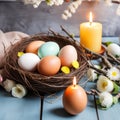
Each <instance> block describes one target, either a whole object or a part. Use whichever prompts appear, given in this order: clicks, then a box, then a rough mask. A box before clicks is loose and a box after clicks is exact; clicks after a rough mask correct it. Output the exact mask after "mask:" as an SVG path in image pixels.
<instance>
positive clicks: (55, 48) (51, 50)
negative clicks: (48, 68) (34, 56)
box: [38, 41, 60, 58]
mask: <svg viewBox="0 0 120 120" xmlns="http://www.w3.org/2000/svg"><path fill="white" fill-rule="evenodd" d="M59 50H60V47H59V45H58V44H57V43H56V42H52V41H49V42H45V43H44V44H42V45H41V47H40V48H39V49H38V56H39V57H40V58H43V57H45V56H49V55H54V56H56V55H57V54H58V53H59Z"/></svg>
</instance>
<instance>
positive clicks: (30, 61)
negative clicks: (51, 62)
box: [18, 53, 40, 71]
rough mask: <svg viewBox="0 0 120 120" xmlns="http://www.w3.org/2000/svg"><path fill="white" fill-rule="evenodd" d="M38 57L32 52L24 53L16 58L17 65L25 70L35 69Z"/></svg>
mask: <svg viewBox="0 0 120 120" xmlns="http://www.w3.org/2000/svg"><path fill="white" fill-rule="evenodd" d="M39 61H40V58H39V57H38V56H37V55H36V54H34V53H25V54H23V55H22V56H21V57H19V59H18V65H19V66H20V68H21V69H23V70H26V71H35V70H36V69H37V64H38V63H39Z"/></svg>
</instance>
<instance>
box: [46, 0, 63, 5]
mask: <svg viewBox="0 0 120 120" xmlns="http://www.w3.org/2000/svg"><path fill="white" fill-rule="evenodd" d="M63 2H64V0H49V1H47V4H48V5H49V6H52V5H56V6H59V5H62V4H63Z"/></svg>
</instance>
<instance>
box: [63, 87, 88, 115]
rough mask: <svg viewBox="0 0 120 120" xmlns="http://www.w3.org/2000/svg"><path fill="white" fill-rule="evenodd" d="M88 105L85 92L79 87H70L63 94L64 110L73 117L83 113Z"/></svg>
mask: <svg viewBox="0 0 120 120" xmlns="http://www.w3.org/2000/svg"><path fill="white" fill-rule="evenodd" d="M86 105H87V95H86V92H85V90H84V89H83V88H82V87H80V86H79V85H75V86H74V85H71V86H69V87H68V88H67V89H66V90H65V92H64V94H63V106H64V109H65V110H66V111H67V112H68V113H69V114H71V115H76V114H78V113H80V112H82V111H83V110H84V109H85V108H86Z"/></svg>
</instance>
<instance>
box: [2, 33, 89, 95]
mask: <svg viewBox="0 0 120 120" xmlns="http://www.w3.org/2000/svg"><path fill="white" fill-rule="evenodd" d="M36 40H37V41H44V42H49V41H52V42H56V43H57V44H58V45H59V47H60V49H61V48H63V47H64V46H66V45H72V46H74V47H75V48H76V51H77V61H78V63H79V64H80V67H79V68H77V69H75V68H74V67H72V68H70V73H69V74H65V73H63V72H62V71H61V70H59V71H58V72H57V73H56V74H52V75H50V76H48V75H46V74H42V73H41V70H40V69H41V68H40V67H39V65H38V66H37V67H38V70H35V71H33V72H32V71H27V70H24V69H22V68H21V67H20V66H19V64H18V59H19V57H18V56H17V54H18V52H25V51H26V48H27V46H28V45H29V44H30V43H31V42H34V41H36ZM40 59H41V58H40ZM41 61H42V59H41ZM57 65H58V64H57ZM59 66H60V65H59ZM46 69H49V70H51V69H52V67H50V66H49V67H46ZM39 70H40V72H39ZM86 70H87V59H86V56H85V53H84V52H83V50H82V47H81V46H80V44H79V43H78V42H77V41H74V40H73V39H71V38H68V37H65V36H61V35H57V34H54V35H53V34H49V35H48V34H38V35H34V36H30V37H27V38H24V39H22V40H21V41H20V42H17V43H16V44H15V45H13V46H11V48H10V50H9V51H8V52H7V54H6V59H5V65H4V70H3V72H2V75H3V77H4V78H9V79H11V80H14V81H16V82H17V83H20V84H22V85H24V86H25V87H26V88H27V89H28V90H29V91H32V92H33V93H34V94H37V95H41V94H46V93H47V94H51V93H54V92H57V91H60V90H63V89H64V88H66V87H67V86H68V85H70V84H72V79H73V77H74V76H76V78H77V82H78V81H79V80H80V78H81V77H82V76H83V75H84V74H85V73H86Z"/></svg>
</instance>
